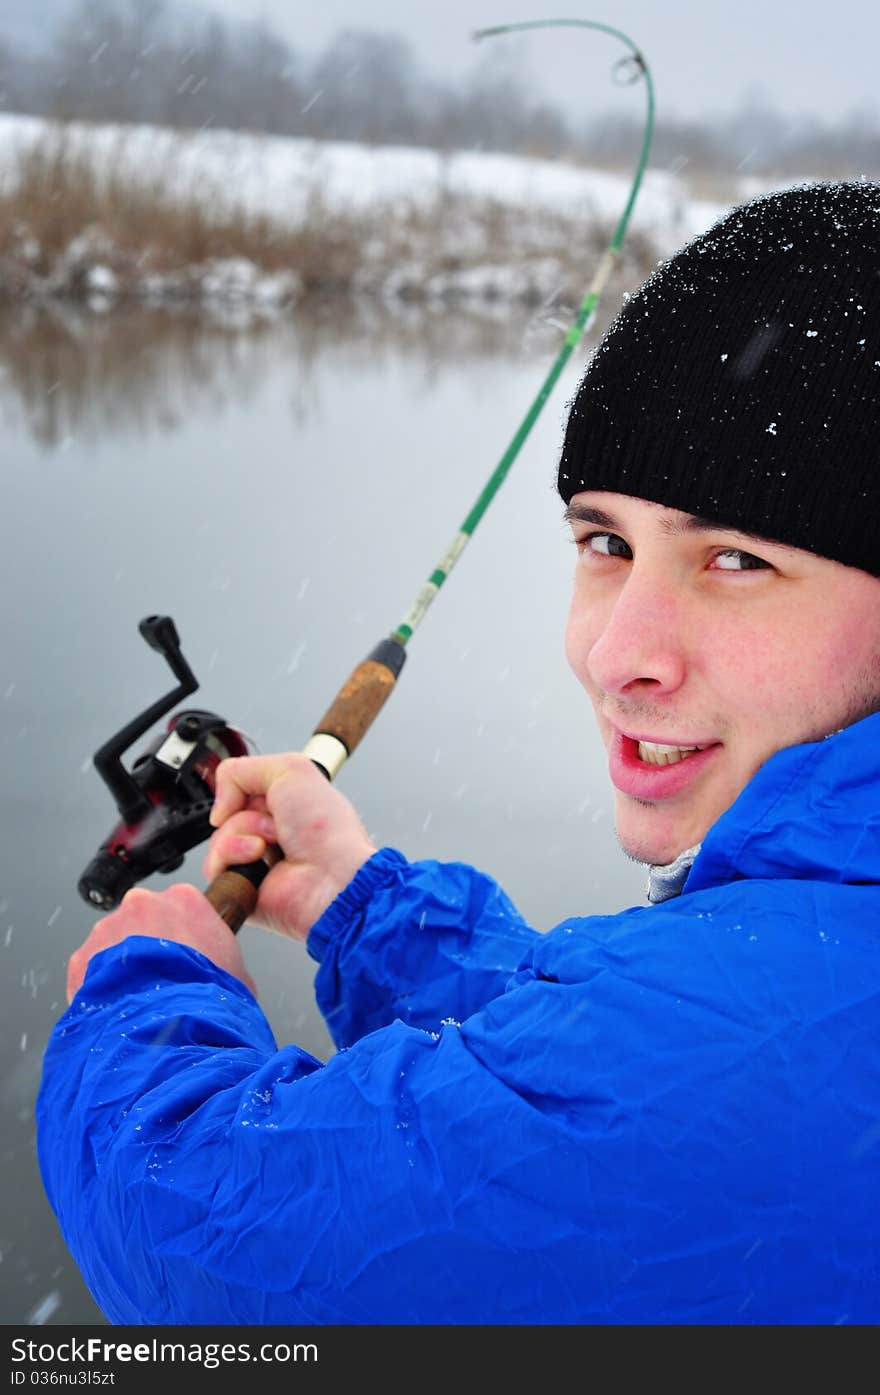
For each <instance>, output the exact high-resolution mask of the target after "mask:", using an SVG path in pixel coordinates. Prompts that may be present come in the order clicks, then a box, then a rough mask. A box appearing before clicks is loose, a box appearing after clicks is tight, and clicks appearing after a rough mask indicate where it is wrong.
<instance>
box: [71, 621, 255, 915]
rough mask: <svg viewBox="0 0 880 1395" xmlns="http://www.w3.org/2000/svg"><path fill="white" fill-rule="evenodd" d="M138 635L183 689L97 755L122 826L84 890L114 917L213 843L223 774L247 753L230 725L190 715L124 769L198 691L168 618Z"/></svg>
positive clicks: (145, 625) (143, 626)
mask: <svg viewBox="0 0 880 1395" xmlns="http://www.w3.org/2000/svg"><path fill="white" fill-rule="evenodd" d="M138 629H139V630H140V632H141V634H142V635H143V637H144V639H145V640H146V641H147V643H148V644H149V645H150V647H151V648H152V649H156V650H158V651H159V653H160V654H162V655H164V657H165V659H166V660H167V661H168V664H169V665H170V667H171V670H172V672H173V674H174V676H175V678H176V679H177V680H178V685H179V686H178V687H176V688H175V689H174V690H173V691H172V692H170V693H167V694H166V695H165V697H163V698H159V700H158V701H157V702H154V703H153V704H152V706H150V707H148V708H147V709H146V710H145V711H144V712H142V713H141V714H140V716H139V717H135V718H134V720H133V721H131V722H128V723H127V724H126V726H124V727H123V728H122V730H121V731H118V732H117V733H116V735H115V736H113V737H111V738H110V740H109V741H107V742H105V744H104V745H103V746H101V747H100V749H99V750H98V751H96V753H95V756H94V764H95V768H96V770H97V771H98V773H99V775H100V776H101V778H102V780H103V781H104V783H105V785H106V786H107V788H108V789H109V791H110V793H111V794H112V796H113V799H114V802H115V804H116V807H117V809H118V810H119V814H120V822H119V823H117V824H116V826H115V827H114V828H113V829H112V830H111V832H110V834H109V835H108V837H107V838H105V840H104V842H103V843H102V844H101V846H100V848H99V849H98V852H97V853H96V855H95V856H94V857H93V858H92V860H91V862H90V863H89V865H88V866H87V867H86V869H85V871H84V872H83V874H82V876H81V877H80V879H79V882H78V890H79V893H80V895H81V896H82V897H83V899H84V900H85V901H87V902H88V903H89V905H90V906H97V907H99V908H100V909H101V910H103V911H110V910H113V908H114V907H115V906H118V905H119V903H120V901H121V900H122V898H123V896H124V895H125V893H126V892H127V891H129V890H130V889H131V887H133V886H134V885H135V883H136V882H140V881H143V879H144V878H145V877H149V876H151V875H152V874H153V873H154V872H174V871H176V870H177V868H178V867H180V866H181V864H182V863H183V859H184V854H185V853H186V852H188V851H189V849H190V848H192V847H195V845H196V844H197V843H201V842H203V841H204V840H205V839H206V838H209V837H210V835H211V832H212V829H211V824H210V823H209V820H208V816H209V814H210V812H211V806H212V804H213V802H214V794H215V777H216V772H217V767H218V765H219V764H220V762H221V760H225V759H226V758H227V757H228V756H244V755H247V754H248V752H249V747H248V743H247V741H246V739H245V737H244V736H243V735H242V734H241V732H239V731H237V730H236V729H235V728H234V727H231V726H229V725H228V723H227V722H226V721H225V720H224V718H222V717H218V716H217V715H216V713H214V712H203V711H200V710H198V709H192V710H188V711H185V712H178V713H177V714H176V715H175V716H173V717H171V718H169V720H168V722H167V724H166V726H165V728H164V730H163V731H162V732H161V733H160V734H159V735H158V736H157V737H156V738H155V739H154V741H153V742H152V744H151V745H150V746H149V747H148V748H147V750H146V751H144V753H143V754H142V755H140V756H138V758H137V759H136V760H135V761H134V763H133V765H132V767H131V770H130V771H129V770H126V768H125V766H124V765H123V764H122V756H123V754H124V752H125V751H127V750H128V749H129V747H130V746H131V745H132V744H133V743H134V742H135V741H136V740H137V739H138V737H140V736H142V735H143V734H144V732H145V731H146V730H147V729H148V728H149V727H151V726H152V725H153V724H154V722H157V721H159V719H160V718H161V717H164V716H165V715H166V713H168V712H170V711H171V709H172V707H174V706H175V705H176V704H177V703H178V702H180V701H181V699H182V698H185V697H187V696H189V694H190V693H194V692H195V691H196V689H197V688H198V686H199V684H198V680H197V679H196V677H195V675H194V674H193V672H192V670H191V668H190V667H189V664H188V663H187V662H186V660H185V659H184V657H183V655H182V653H181V652H180V639H179V638H178V634H177V630H176V628H175V625H174V621H173V620H172V619H171V617H170V616H169V615H148V616H147V618H146V619H145V620H141V622H140V624H139V626H138Z"/></svg>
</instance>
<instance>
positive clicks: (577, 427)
mask: <svg viewBox="0 0 880 1395" xmlns="http://www.w3.org/2000/svg"><path fill="white" fill-rule="evenodd" d="M557 484H558V489H559V492H560V494H561V495H562V497H563V499H564V500H565V502H566V503H568V501H569V500H570V498H571V496H572V495H573V494H575V493H576V492H577V491H578V490H581V489H600V490H601V489H606V490H611V491H613V492H615V493H619V494H631V495H635V496H637V497H638V498H642V499H650V500H653V501H654V502H656V503H661V504H666V505H668V506H669V507H670V508H675V509H681V510H683V511H684V512H686V513H692V514H700V515H702V516H703V517H706V518H709V519H712V520H715V521H717V522H718V523H719V524H721V525H725V526H727V527H731V528H738V529H740V530H742V531H743V532H747V533H757V534H759V535H760V536H762V537H766V538H769V539H774V540H776V541H778V542H785V543H790V544H792V545H793V546H795V547H802V548H806V549H808V550H809V551H811V552H815V553H819V554H820V555H821V556H823V557H830V558H832V559H834V560H835V561H838V562H844V563H846V564H847V565H849V566H852V567H860V568H861V569H863V570H864V571H867V572H871V573H873V574H874V575H880V542H878V523H880V184H874V183H868V182H865V181H858V182H852V183H833V184H832V183H818V184H809V185H802V186H799V187H797V188H794V189H789V190H785V191H782V192H780V193H774V194H770V195H766V196H764V197H762V198H758V199H755V200H753V201H752V202H750V203H747V204H744V205H742V206H741V207H739V208H736V209H734V210H733V211H732V212H731V213H729V214H727V215H726V216H725V217H724V218H722V219H721V220H720V221H719V222H717V223H716V224H715V225H714V227H712V228H710V229H709V231H708V232H706V233H703V234H702V235H701V236H700V237H697V238H695V239H694V240H693V241H692V242H690V243H688V245H687V246H686V247H684V248H683V249H682V250H681V251H680V252H678V253H677V254H676V255H675V256H674V257H672V258H671V259H670V260H669V261H666V262H664V263H661V264H660V266H658V268H657V270H656V271H655V272H654V273H653V274H652V275H651V276H650V277H649V278H648V280H647V281H646V282H645V283H644V285H643V286H642V287H641V289H640V290H639V291H638V292H637V293H636V294H635V295H633V296H631V297H630V299H629V300H628V301H627V302H626V303H625V305H624V307H623V309H622V310H621V312H620V313H619V315H618V316H617V318H616V319H615V321H614V323H613V324H612V325H611V327H610V329H609V330H608V332H607V333H606V335H605V337H604V339H603V340H602V342H601V344H600V345H599V347H598V349H597V350H596V353H595V354H594V355H593V357H592V359H591V361H590V363H589V366H588V368H587V372H586V374H585V376H584V379H583V381H582V383H581V385H580V387H579V389H578V392H577V395H576V397H575V399H574V401H573V403H572V405H571V411H570V414H569V418H568V425H567V428H566V433H565V441H564V444H563V448H562V458H561V462H560V466H559V475H558V481H557Z"/></svg>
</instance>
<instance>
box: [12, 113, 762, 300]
mask: <svg viewBox="0 0 880 1395" xmlns="http://www.w3.org/2000/svg"><path fill="white" fill-rule="evenodd" d="M62 133H63V134H62ZM47 137H50V138H61V139H63V142H64V148H65V158H67V157H73V158H74V159H85V160H87V161H88V163H89V166H90V167H91V168H92V169H94V170H95V172H96V173H97V175H98V176H99V178H102V177H107V176H110V175H112V176H114V177H115V178H116V180H117V181H119V180H122V181H124V182H125V183H126V184H128V183H129V182H130V183H131V185H132V187H136V188H139V189H150V188H159V189H161V190H162V193H163V196H164V197H169V196H170V197H171V198H172V199H179V200H180V201H181V202H183V203H187V204H190V203H192V201H193V199H195V200H197V201H198V202H199V203H201V204H202V205H203V206H204V207H207V208H209V209H210V210H211V213H212V215H216V216H218V217H219V216H223V215H227V214H230V213H243V214H245V215H246V216H247V217H250V218H255V217H264V218H266V219H268V220H270V221H271V222H272V223H273V224H275V225H277V226H278V227H279V228H282V229H285V230H288V231H292V230H295V229H298V228H301V227H302V226H304V225H305V224H307V223H308V220H309V219H310V218H312V219H314V218H315V216H316V210H319V214H320V218H321V219H323V220H324V223H325V225H326V220H327V219H328V218H332V217H333V216H337V215H347V216H350V217H356V218H357V217H365V216H367V215H370V216H371V226H372V227H375V226H376V222H377V219H380V218H382V217H384V218H387V219H388V220H389V224H388V226H392V225H393V223H394V221H395V219H397V220H399V219H400V218H403V217H406V216H407V215H408V214H411V213H412V212H413V211H417V212H421V213H425V214H428V215H432V216H433V217H434V219H435V221H441V222H442V213H443V210H444V208H446V207H448V208H449V209H450V210H452V209H453V208H455V209H456V210H457V219H456V216H455V215H453V214H452V213H450V220H449V228H448V229H447V230H446V232H445V239H446V241H445V247H444V250H445V252H446V253H447V256H448V253H449V248H450V238H453V239H454V238H455V237H456V236H458V237H459V240H460V243H461V247H462V249H463V248H464V246H465V244H466V243H469V244H471V246H470V247H469V248H468V251H469V254H470V255H471V260H472V264H471V266H470V267H468V268H463V269H462V270H461V272H460V274H459V275H458V282H457V285H456V289H457V291H458V293H461V294H464V295H469V294H471V295H473V294H479V293H481V292H485V289H486V284H487V282H486V273H484V274H483V275H482V277H481V274H480V266H479V258H477V265H476V266H475V265H474V264H473V246H472V244H473V243H474V241H475V239H477V240H478V239H479V237H480V236H482V233H481V231H480V224H479V219H478V218H477V219H475V220H472V221H471V223H470V225H469V226H468V225H467V220H462V218H461V216H460V215H461V210H462V209H468V208H471V209H474V210H476V209H477V208H478V207H483V208H485V207H486V205H487V204H488V203H491V204H493V205H494V206H496V207H500V208H502V209H504V210H507V211H508V212H509V213H512V214H515V215H517V216H518V217H521V218H522V219H523V231H524V236H525V232H526V228H527V225H528V226H532V227H535V226H537V220H540V218H541V217H543V218H545V219H546V218H548V217H552V218H557V219H563V220H565V222H566V223H568V224H570V225H571V226H572V227H589V226H594V225H595V224H596V223H597V221H601V222H602V224H603V225H605V226H607V227H609V228H613V227H614V226H615V225H616V223H617V221H618V220H619V218H620V216H621V214H622V212H623V209H624V207H625V205H626V201H627V197H628V194H629V190H630V186H631V179H632V175H631V174H615V173H610V172H607V171H602V170H596V169H590V168H586V167H577V166H574V165H571V164H567V163H564V162H562V161H551V160H536V159H528V158H525V157H521V156H514V155H501V154H491V153H483V152H478V151H459V152H453V153H444V152H439V151H435V150H428V149H417V148H408V147H399V146H393V147H388V146H366V145H359V144H354V143H351V142H319V141H312V140H298V139H293V138H285V137H275V136H265V135H255V134H249V133H244V132H232V131H214V130H206V131H202V132H194V133H184V132H179V131H172V130H168V129H164V128H158V127H150V126H118V125H91V124H88V123H77V122H74V123H70V124H68V125H65V126H63V127H60V126H57V125H55V124H53V123H52V122H49V121H46V120H44V119H41V118H32V117H22V116H13V115H9V114H2V115H0V196H3V195H4V194H10V193H12V192H13V191H14V189H15V184H16V178H17V170H18V169H19V161H20V159H21V157H22V156H23V155H25V154H26V153H27V152H28V150H30V149H32V148H34V147H35V146H37V145H39V144H40V143H43V144H45V142H46V139H47ZM750 192H752V190H751V189H748V190H747V189H746V186H745V182H744V183H743V188H742V190H740V191H738V195H737V197H738V198H739V197H746V196H747V193H750ZM728 206H729V205H721V204H713V203H708V202H704V201H700V200H694V199H692V198H691V197H690V196H689V193H688V189H687V185H686V183H685V182H684V180H683V179H682V178H681V176H680V175H675V174H672V173H669V172H666V171H662V170H652V169H650V168H649V169H648V171H647V172H646V174H645V176H644V179H643V182H642V186H641V189H640V191H639V194H638V198H637V200H636V204H635V208H634V210H633V214H632V217H631V221H630V225H629V231H630V232H641V233H643V234H645V235H646V236H647V237H648V238H649V239H650V243H651V245H652V247H654V248H656V251H657V255H658V256H667V255H669V254H670V253H671V252H672V251H674V250H675V249H676V248H677V247H679V246H681V244H682V243H683V242H685V241H687V240H688V239H689V238H691V237H692V236H695V235H696V234H697V233H699V232H701V231H702V230H703V229H705V228H706V227H708V226H709V225H710V224H711V223H712V222H713V221H714V220H715V219H716V218H717V217H718V216H719V215H720V214H722V213H723V212H725V211H726V208H727V207H728ZM456 221H457V223H458V226H459V231H458V232H457V233H456V231H455V230H454V227H453V224H455V223H456ZM557 235H558V234H557ZM488 250H489V251H491V249H488ZM484 256H485V259H486V261H487V263H488V261H489V260H490V258H489V257H488V253H484ZM69 265H70V258H69V257H68V264H67V266H68V270H69ZM77 266H78V269H79V274H80V277H81V279H82V274H83V266H82V258H81V257H80V260H79V262H78V263H77ZM85 271H86V283H87V284H88V285H90V286H91V288H92V290H93V291H94V292H95V294H96V295H97V296H98V297H100V298H103V299H104V301H106V302H108V303H109V302H110V301H112V298H113V295H114V294H115V291H116V288H115V286H114V283H113V272H112V271H111V270H109V269H108V268H107V267H105V266H103V265H102V264H101V262H100V258H98V257H97V252H96V254H95V256H93V257H92V260H91V261H90V262H89V263H88V266H87V267H86V269H85ZM552 274H553V273H552V269H550V270H548V276H549V277H550V278H551V279H552ZM510 276H511V268H510V266H509V265H508V266H507V267H506V268H505V269H504V270H503V272H502V269H500V268H498V267H496V268H495V284H494V286H493V293H495V294H498V293H501V294H506V293H508V291H509V290H510V285H511V284H512V283H511V281H510ZM431 277H432V268H431V267H430V266H429V265H425V264H424V259H423V258H421V259H420V257H419V256H418V255H415V254H414V258H413V264H412V265H411V266H410V267H409V268H407V267H406V266H403V267H399V268H397V271H396V278H395V279H394V280H393V284H392V281H391V280H389V279H388V278H387V277H386V284H385V285H384V292H385V293H386V294H388V293H391V294H395V293H396V294H400V293H401V287H403V288H404V291H405V290H406V288H407V287H408V286H411V284H412V282H413V281H414V279H419V278H420V284H421V285H422V286H424V285H426V284H427V283H428V282H430V281H431ZM505 277H506V279H507V284H506V285H505V284H504V278H505ZM499 278H500V280H499ZM520 279H521V278H520ZM539 280H540V277H539ZM264 282H265V284H264ZM179 283H180V277H179V274H178V278H177V283H176V284H177V289H178V290H179V288H180V286H179ZM200 284H201V287H202V291H203V293H204V294H205V295H209V294H211V293H213V294H220V295H224V294H225V295H226V296H227V298H233V299H234V298H235V297H236V296H238V297H239V299H240V298H242V297H245V298H247V297H250V298H257V299H259V298H260V297H262V299H263V301H264V302H266V303H272V302H278V301H279V300H284V299H285V298H286V297H291V296H293V297H294V298H295V286H296V278H295V276H289V277H287V278H286V279H285V278H284V277H282V278H281V280H280V281H279V279H278V278H277V277H276V278H275V280H274V281H271V282H270V281H268V280H267V279H266V278H264V277H262V276H255V275H253V274H250V275H249V274H247V272H246V268H245V267H244V266H243V264H242V260H241V258H238V259H236V261H235V265H234V267H231V268H230V267H224V266H223V265H218V264H216V263H214V264H212V266H211V268H210V269H209V271H208V272H207V273H206V274H205V275H202V276H201V281H200ZM449 285H450V277H449V274H446V276H445V277H441V278H440V279H439V280H438V279H437V277H436V275H435V276H434V280H433V286H434V292H435V294H438V295H439V294H443V293H445V292H448V290H449ZM163 287H164V283H162V282H161V280H160V281H159V282H157V280H156V277H155V275H154V276H152V277H151V278H150V280H149V282H147V281H146V279H145V282H144V286H143V287H142V288H141V289H142V291H143V293H144V294H145V295H146V296H147V297H149V298H153V299H155V298H161V296H162V294H163ZM166 289H167V288H166ZM370 289H372V290H374V291H375V290H376V289H377V287H376V286H375V285H371V286H370ZM380 289H382V288H380ZM533 289H534V287H533ZM537 290H538V291H539V292H540V291H541V286H540V285H538V286H537Z"/></svg>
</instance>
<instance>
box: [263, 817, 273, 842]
mask: <svg viewBox="0 0 880 1395" xmlns="http://www.w3.org/2000/svg"><path fill="white" fill-rule="evenodd" d="M259 827H260V832H261V833H262V834H264V835H265V836H266V837H267V838H274V837H275V824H274V822H273V821H272V819H260V825H259Z"/></svg>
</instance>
